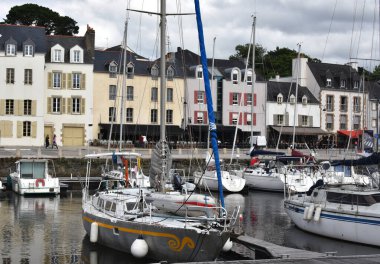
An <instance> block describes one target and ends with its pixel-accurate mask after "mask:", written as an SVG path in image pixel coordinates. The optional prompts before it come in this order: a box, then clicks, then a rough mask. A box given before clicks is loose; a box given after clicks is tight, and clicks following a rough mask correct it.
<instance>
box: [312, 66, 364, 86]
mask: <svg viewBox="0 0 380 264" xmlns="http://www.w3.org/2000/svg"><path fill="white" fill-rule="evenodd" d="M308 66H309V68H310V70H311V72H312V73H313V75H314V78H315V79H316V81H317V82H318V85H319V87H321V88H322V89H340V90H341V89H345V90H352V91H358V89H354V81H360V76H359V73H358V72H357V70H355V69H353V68H352V67H351V66H350V65H340V64H330V63H318V62H310V61H309V62H308ZM327 78H330V79H331V87H326V80H327ZM341 79H345V80H346V87H345V88H341V87H340V80H341Z"/></svg>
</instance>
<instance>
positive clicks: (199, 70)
mask: <svg viewBox="0 0 380 264" xmlns="http://www.w3.org/2000/svg"><path fill="white" fill-rule="evenodd" d="M196 75H197V76H196V78H197V79H203V69H202V66H198V67H197V72H196Z"/></svg>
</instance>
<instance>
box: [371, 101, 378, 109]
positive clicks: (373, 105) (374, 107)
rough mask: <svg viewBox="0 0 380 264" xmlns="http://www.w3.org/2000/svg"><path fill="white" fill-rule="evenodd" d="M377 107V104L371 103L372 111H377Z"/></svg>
mask: <svg viewBox="0 0 380 264" xmlns="http://www.w3.org/2000/svg"><path fill="white" fill-rule="evenodd" d="M376 105H377V102H371V110H372V111H376V109H377V107H376Z"/></svg>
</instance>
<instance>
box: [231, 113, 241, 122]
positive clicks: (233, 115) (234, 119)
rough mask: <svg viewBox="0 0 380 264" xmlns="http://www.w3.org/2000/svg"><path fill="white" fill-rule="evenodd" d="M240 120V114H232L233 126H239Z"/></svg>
mask: <svg viewBox="0 0 380 264" xmlns="http://www.w3.org/2000/svg"><path fill="white" fill-rule="evenodd" d="M238 119H239V114H238V113H232V118H231V122H232V125H237V123H238Z"/></svg>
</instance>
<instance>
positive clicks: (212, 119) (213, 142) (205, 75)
mask: <svg viewBox="0 0 380 264" xmlns="http://www.w3.org/2000/svg"><path fill="white" fill-rule="evenodd" d="M194 5H195V13H196V18H197V26H198V38H199V47H200V51H201V62H202V70H203V81H204V85H205V92H206V100H207V112H208V119H209V127H210V128H209V129H210V138H211V145H212V149H213V152H214V157H215V168H216V175H217V177H218V190H219V198H220V204H221V206H222V207H223V208H224V196H223V185H222V174H221V170H220V159H219V150H218V141H217V134H216V124H215V116H214V108H213V106H212V95H211V88H210V79H209V75H208V65H207V55H206V47H205V43H204V36H203V26H202V18H201V10H200V6H199V0H194Z"/></svg>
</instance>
